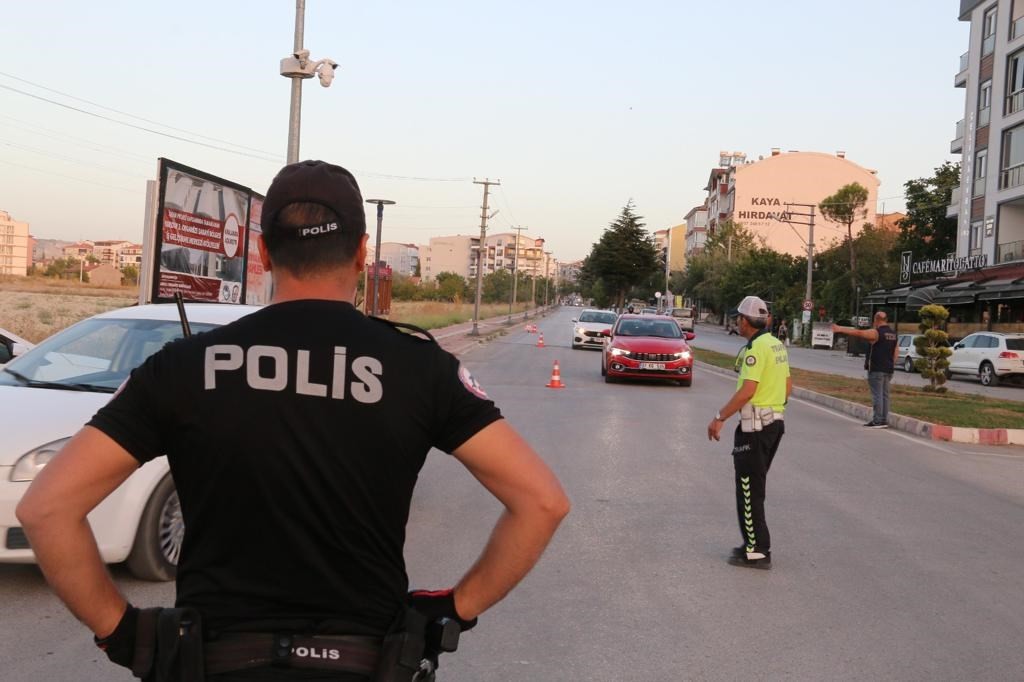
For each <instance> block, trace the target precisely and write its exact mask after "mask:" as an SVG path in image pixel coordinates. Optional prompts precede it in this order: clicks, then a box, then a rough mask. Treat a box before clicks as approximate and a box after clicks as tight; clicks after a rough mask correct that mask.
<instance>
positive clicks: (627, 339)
mask: <svg viewBox="0 0 1024 682" xmlns="http://www.w3.org/2000/svg"><path fill="white" fill-rule="evenodd" d="M693 338H694V337H693V334H692V333H687V332H683V331H681V330H680V329H679V325H678V324H676V321H675V320H674V319H672V318H671V317H668V316H667V315H621V316H619V319H618V321H617V322H616V323H615V327H614V328H613V329H612V330H611V332H610V336H609V339H608V343H607V344H606V345H605V349H604V352H603V353H602V354H601V374H602V375H603V376H604V379H605V381H606V382H607V383H612V382H613V381H615V380H616V379H625V378H629V379H658V380H662V381H663V380H666V379H669V380H674V381H677V382H679V384H680V385H681V386H689V385H691V384H692V383H693V354H692V353H691V352H690V347H689V346H688V345H687V343H686V342H687V341H688V340H690V339H693Z"/></svg>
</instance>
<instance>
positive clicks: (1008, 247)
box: [947, 0, 1024, 265]
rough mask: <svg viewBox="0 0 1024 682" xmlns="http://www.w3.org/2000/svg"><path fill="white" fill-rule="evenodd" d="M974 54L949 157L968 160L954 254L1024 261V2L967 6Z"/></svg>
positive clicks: (963, 61) (963, 71)
mask: <svg viewBox="0 0 1024 682" xmlns="http://www.w3.org/2000/svg"><path fill="white" fill-rule="evenodd" d="M959 17H960V20H961V21H965V22H970V24H971V29H970V39H969V45H968V50H967V52H965V53H964V54H963V55H961V56H960V69H959V71H958V72H957V74H956V75H955V76H954V78H953V85H954V87H957V88H963V89H964V118H963V119H962V120H960V121H959V122H958V123H957V124H956V132H955V134H954V139H953V142H952V144H951V145H950V152H951V153H953V154H962V156H963V159H962V165H961V173H960V188H959V191H954V193H953V200H952V203H951V205H950V207H949V209H948V212H947V214H948V215H949V216H950V217H954V216H955V217H956V218H957V247H956V255H957V256H960V257H967V256H975V257H979V258H980V259H981V260H982V261H983V262H987V264H989V265H996V264H1000V263H1011V262H1015V261H1022V260H1024V0H961V1H960V15H959Z"/></svg>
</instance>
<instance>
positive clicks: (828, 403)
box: [695, 360, 1024, 445]
mask: <svg viewBox="0 0 1024 682" xmlns="http://www.w3.org/2000/svg"><path fill="white" fill-rule="evenodd" d="M695 364H697V365H699V366H700V367H701V369H702V370H704V371H708V372H711V373H713V374H719V375H721V376H723V377H730V378H735V376H736V374H735V373H734V372H730V371H729V370H726V369H722V368H721V367H716V366H715V365H709V364H708V363H706V362H701V361H700V360H697V361H696V363H695ZM793 395H794V396H796V397H797V398H800V399H801V400H806V401H808V402H812V403H816V404H818V405H824V406H825V407H828V408H830V409H833V410H835V411H836V412H842V413H843V414H847V415H850V416H851V417H856V418H857V419H863V420H865V421H866V420H868V419H870V418H871V416H872V414H873V412H872V410H871V408H870V407H868V406H867V405H861V404H859V403H852V402H850V401H849V400H843V399H841V398H836V397H833V396H830V395H825V394H823V393H818V392H816V391H810V390H808V389H806V388H800V387H798V386H794V387H793ZM889 426H890V427H892V428H895V429H897V430H899V431H905V432H906V433H909V434H913V435H915V436H919V437H921V438H926V439H928V440H941V441H947V442H950V443H971V444H976V445H1024V429H975V428H967V427H961V426H945V425H943V424H933V423H931V422H926V421H922V420H920V419H914V418H912V417H905V416H903V415H902V414H896V413H895V412H890V413H889Z"/></svg>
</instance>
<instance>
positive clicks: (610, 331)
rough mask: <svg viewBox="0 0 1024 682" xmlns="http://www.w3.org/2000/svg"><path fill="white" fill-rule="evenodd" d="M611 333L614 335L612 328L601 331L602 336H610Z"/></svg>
mask: <svg viewBox="0 0 1024 682" xmlns="http://www.w3.org/2000/svg"><path fill="white" fill-rule="evenodd" d="M611 335H612V330H611V329H605V330H604V331H603V332H601V336H609V337H610V336H611Z"/></svg>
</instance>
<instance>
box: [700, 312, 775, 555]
mask: <svg viewBox="0 0 1024 682" xmlns="http://www.w3.org/2000/svg"><path fill="white" fill-rule="evenodd" d="M733 313H734V314H736V315H738V318H739V319H738V329H739V333H740V335H741V336H742V337H743V338H745V339H747V344H746V345H745V346H744V347H743V349H742V350H741V351H740V354H739V355H738V356H737V358H736V370H737V371H738V372H739V379H738V380H737V382H736V392H735V393H734V394H733V396H732V398H730V399H729V402H728V403H726V404H725V406H724V407H722V409H720V410H719V411H718V412H717V413H715V417H714V419H712V420H711V423H710V424H708V439H709V440H710V439H714V440H719V439H720V437H721V432H722V427H723V426H724V424H725V421H726V420H727V419H728V418H729V417H731V416H732V415H734V414H736V413H739V414H740V423H739V424H737V425H736V434H735V437H734V444H733V450H732V455H733V465H734V468H735V470H736V513H737V517H738V519H739V524H740V535H741V536H742V537H743V544H742V545H740V546H739V547H736V548H735V549H733V551H732V555H731V556H730V557H729V563H730V564H733V565H735V566H747V567H750V568H762V569H767V568H771V565H772V553H771V536H770V535H769V533H768V524H767V523H766V522H765V517H764V498H765V482H766V479H767V477H768V469H769V468H770V467H771V465H772V460H773V459H774V458H775V453H776V452H777V451H778V449H779V443H781V442H782V434H783V433H785V430H786V429H785V426H784V421H783V419H784V413H785V410H786V403H787V401H788V400H789V394H790V393H791V392H792V389H793V383H792V379H791V378H790V375H789V357H788V355H787V353H786V347H785V345H783V343H782V342H781V341H779V340H778V339H777V338H775V337H774V336H772V335H771V333H770V332H769V330H768V328H767V326H768V321H769V317H770V315H769V312H768V306H767V305H766V304H765V302H764V301H763V300H761V299H760V298H758V297H757V296H747V297H746V298H744V299H743V300H742V301H741V302H740V304H739V306H737V307H736V309H735V311H733Z"/></svg>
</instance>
